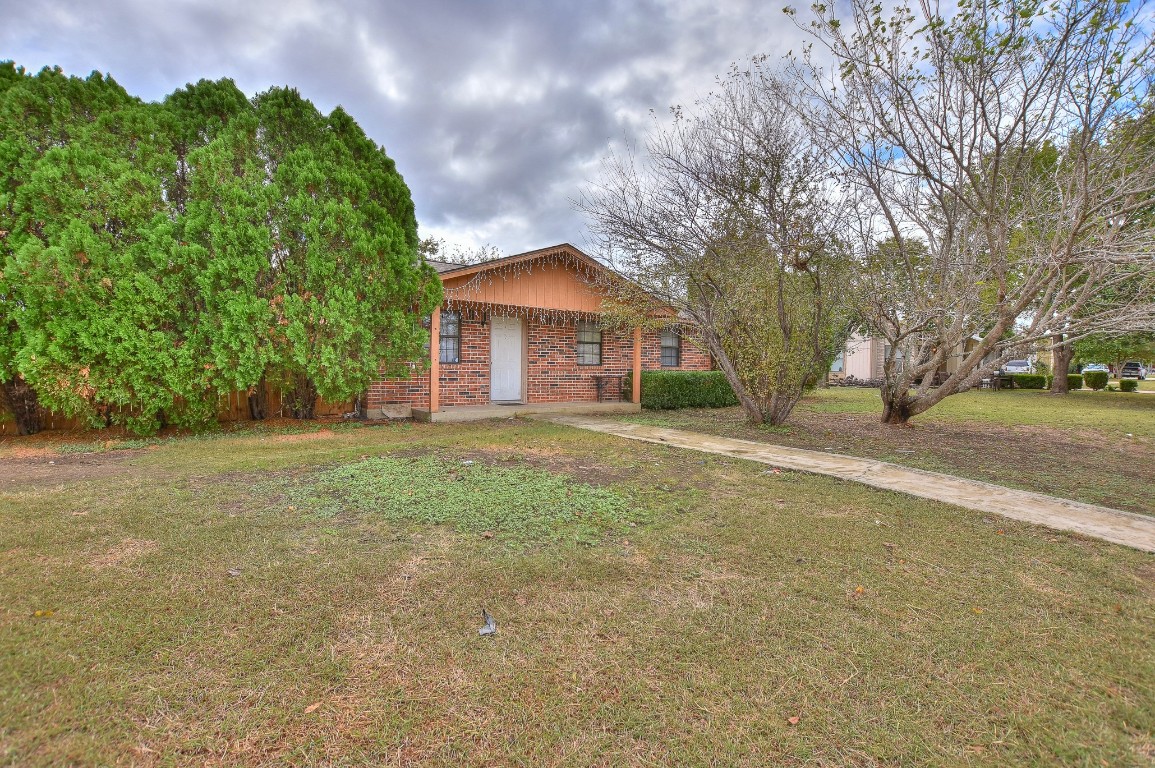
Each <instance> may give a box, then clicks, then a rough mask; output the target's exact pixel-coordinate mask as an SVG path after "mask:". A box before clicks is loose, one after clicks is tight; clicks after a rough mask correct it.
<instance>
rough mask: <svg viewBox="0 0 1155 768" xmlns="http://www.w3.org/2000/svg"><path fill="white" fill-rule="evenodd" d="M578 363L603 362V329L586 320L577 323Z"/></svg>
mask: <svg viewBox="0 0 1155 768" xmlns="http://www.w3.org/2000/svg"><path fill="white" fill-rule="evenodd" d="M577 363H578V365H601V364H602V329H601V328H598V327H597V326H596V325H594V324H593V323H589V322H586V321H584V320H579V321H578V324H577Z"/></svg>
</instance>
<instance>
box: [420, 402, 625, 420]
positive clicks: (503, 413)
mask: <svg viewBox="0 0 1155 768" xmlns="http://www.w3.org/2000/svg"><path fill="white" fill-rule="evenodd" d="M641 410H642V407H641V405H639V404H638V403H620V402H619V403H509V404H494V403H491V404H489V405H450V406H445V407H444V408H441V409H439V410H438V411H437V412H435V413H430V412H429V409H428V408H414V409H413V418H414V419H416V420H417V421H432V422H435V423H438V424H440V423H452V422H459V421H481V420H482V419H508V418H511V417H514V416H541V415H567V416H592V415H597V414H608V413H639V412H640V411H641Z"/></svg>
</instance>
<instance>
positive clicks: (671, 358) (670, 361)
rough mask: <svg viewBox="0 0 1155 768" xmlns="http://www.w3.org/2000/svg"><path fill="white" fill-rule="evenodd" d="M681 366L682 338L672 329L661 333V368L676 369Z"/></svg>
mask: <svg viewBox="0 0 1155 768" xmlns="http://www.w3.org/2000/svg"><path fill="white" fill-rule="evenodd" d="M681 364H682V338H681V337H680V336H678V332H677V331H676V330H674V329H673V328H667V329H666V330H664V331H662V367H663V368H677V367H678V366H679V365H681Z"/></svg>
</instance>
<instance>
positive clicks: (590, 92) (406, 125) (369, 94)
mask: <svg viewBox="0 0 1155 768" xmlns="http://www.w3.org/2000/svg"><path fill="white" fill-rule="evenodd" d="M0 15H2V16H3V17H4V18H5V23H4V25H3V27H2V28H0V58H11V59H14V60H15V61H16V62H17V63H18V64H22V65H24V66H25V67H28V68H30V69H38V68H39V67H41V66H45V65H60V66H61V67H63V68H64V69H65V71H67V72H69V73H70V74H81V75H83V74H87V73H88V72H89V71H91V70H94V69H95V70H100V71H103V72H108V73H111V74H112V75H113V76H114V77H115V78H116V79H117V80H118V81H119V82H120V83H121V84H123V85H124V86H125V87H126V88H127V89H128V90H129V91H130V92H132V93H135V94H137V95H140V96H142V97H144V98H146V99H159V98H161V97H163V96H164V95H165V94H167V93H170V92H171V91H173V90H174V89H176V88H178V87H180V86H182V85H184V84H185V83H187V82H195V81H196V80H199V79H201V78H209V79H216V78H220V77H231V78H233V79H234V80H235V81H236V82H237V84H238V86H240V87H241V88H242V89H243V90H244V91H245V92H246V93H249V94H250V95H252V94H255V93H257V92H260V91H263V90H265V89H267V88H268V87H270V86H274V85H292V86H294V87H296V88H298V89H299V90H300V91H301V93H302V94H303V95H305V96H306V97H307V98H309V99H311V100H312V101H313V102H314V103H315V104H317V106H318V107H320V108H321V109H323V110H325V111H328V110H330V109H332V108H333V107H334V106H336V105H338V104H340V105H342V106H343V107H344V108H345V109H346V110H347V111H348V112H349V113H350V114H352V115H353V117H354V118H355V119H356V120H357V121H358V122H359V123H360V124H361V125H362V127H364V128H365V130H366V132H367V133H368V134H369V135H370V136H372V137H373V138H374V139H375V140H376V141H378V142H379V143H381V144H382V145H384V146H385V148H386V150H387V151H388V152H389V154H390V155H391V156H392V157H393V158H394V160H396V162H397V166H398V168H399V169H400V170H401V172H402V173H403V174H404V175H405V179H406V181H407V182H408V183H409V186H410V188H411V189H412V191H413V197H414V201H415V203H416V206H417V214H418V220H419V222H420V224H421V230H422V235H423V236H425V235H435V236H440V237H444V238H446V239H447V240H449V241H450V242H456V243H460V244H462V245H466V246H476V245H480V244H483V243H490V244H492V245H496V246H497V247H499V248H500V249H502V250H504V251H506V252H509V253H513V252H517V251H522V250H529V249H532V248H538V247H542V246H545V245H550V244H553V243H555V242H559V241H563V240H568V241H571V242H576V243H577V244H579V245H580V244H581V241H582V234H581V232H582V226H583V223H582V220H581V218H580V216H579V215H578V214H577V213H575V212H574V211H573V210H572V209H571V207H570V203H569V199H570V198H571V197H573V196H574V195H575V194H577V192H578V191H579V189H580V187H581V184H582V183H583V182H584V181H585V180H586V178H587V177H588V176H589V175H590V174H591V173H593V172H595V171H596V168H597V163H598V160H599V159H600V158H601V157H603V156H604V155H605V154H606V153H607V152H608V150H609V148H610V146H611V145H612V144H613V143H615V142H620V141H622V140H624V139H629V138H631V137H633V136H635V135H637V132H638V131H639V129H640V128H641V127H644V124H645V121H646V118H647V115H648V113H649V111H650V110H656V111H658V112H659V113H661V112H664V111H665V110H666V109H667V108H668V107H669V106H670V105H671V104H675V103H688V102H691V101H693V100H694V98H695V97H696V96H699V95H702V94H704V93H705V92H707V91H708V90H709V88H710V85H711V83H712V82H713V79H714V78H715V77H716V76H717V75H720V74H722V73H724V72H725V70H726V69H727V68H728V66H729V65H730V63H732V62H735V61H742V60H745V59H748V58H749V57H750V56H752V55H756V54H759V53H768V54H771V55H778V54H781V53H783V52H785V50H786V49H787V48H789V47H791V46H795V47H796V46H797V41H798V39H799V33H798V32H797V30H796V29H794V27H793V26H791V25H790V24H789V23H788V22H787V21H786V20H785V19H784V18H783V16H782V13H781V7H780V6H779V5H769V4H766V3H764V2H759V1H758V0H729V1H727V0H721V1H718V0H714V1H713V2H711V0H662V1H659V0H636V1H633V2H631V1H629V0H587V2H569V3H564V2H559V3H546V2H542V3H536V4H533V3H524V2H513V0H486V1H483V2H477V1H471V0H431V1H429V2H423V3H413V2H403V1H396V2H374V1H373V0H360V1H358V2H343V3H326V2H323V0H288V1H287V2H286V1H284V0H281V1H274V0H252V1H250V0H234V1H233V2H207V1H206V0H183V1H176V2H160V3H157V2H152V1H151V0H105V1H104V2H63V1H56V2H53V0H41V2H38V3H35V4H32V3H16V2H14V0H0Z"/></svg>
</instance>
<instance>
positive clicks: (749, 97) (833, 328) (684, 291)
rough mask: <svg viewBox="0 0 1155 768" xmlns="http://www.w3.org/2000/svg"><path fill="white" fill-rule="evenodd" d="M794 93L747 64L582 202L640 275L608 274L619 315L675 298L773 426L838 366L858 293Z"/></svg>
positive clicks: (641, 312)
mask: <svg viewBox="0 0 1155 768" xmlns="http://www.w3.org/2000/svg"><path fill="white" fill-rule="evenodd" d="M793 98H795V95H794V94H793V93H792V92H791V91H790V90H789V89H788V88H786V87H784V85H783V83H782V82H781V81H779V80H778V79H776V78H775V77H773V76H772V75H770V74H768V73H765V72H761V71H757V70H754V71H748V72H740V71H734V72H732V73H731V74H730V76H729V77H728V78H726V79H724V80H722V81H721V82H720V83H719V87H718V90H717V91H716V92H715V93H714V94H712V95H711V96H710V97H709V98H707V99H704V100H702V101H701V102H699V103H698V104H697V105H696V108H695V109H694V110H682V109H680V108H679V109H675V110H674V120H673V125H672V127H668V128H663V127H661V126H659V125H658V124H657V123H655V126H654V128H653V129H652V130H651V132H650V133H649V136H648V138H647V140H646V143H645V148H644V153H643V154H642V156H641V157H638V156H636V155H635V154H634V153H632V152H627V153H626V154H623V155H616V156H611V157H610V158H609V159H607V161H606V162H605V164H604V167H603V173H602V176H601V178H600V180H598V181H597V182H595V183H592V184H591V185H590V186H589V187H588V188H587V189H586V190H585V191H584V193H583V195H582V196H581V198H580V199H579V200H577V201H576V202H575V204H576V205H577V207H578V208H579V209H580V210H582V211H583V212H585V213H586V214H587V215H588V216H589V219H590V222H591V229H592V232H593V234H594V237H595V238H596V241H597V243H598V245H599V251H600V252H601V253H602V254H603V255H604V256H605V257H607V259H608V260H609V261H610V262H611V263H612V264H613V265H614V266H615V267H616V268H617V269H618V271H619V272H621V273H622V274H624V275H626V276H627V277H628V278H630V281H632V282H630V281H622V280H608V281H606V284H605V286H604V288H605V290H606V291H607V292H608V295H609V306H610V307H611V308H612V309H613V311H614V313H615V314H617V315H618V316H619V317H624V318H629V319H630V321H631V322H645V320H646V319H647V318H651V319H652V316H653V309H654V307H655V305H659V306H660V305H664V306H667V307H672V308H674V309H675V310H676V311H677V313H678V318H676V320H680V321H682V322H684V323H686V324H687V325H689V326H691V327H692V333H693V335H694V337H696V339H697V340H698V341H699V342H700V343H701V344H702V345H703V346H704V347H705V348H706V349H707V350H708V351H709V352H710V353H711V354H712V355H713V357H714V359H715V360H716V361H717V363H718V365H719V367H720V368H721V369H722V371H724V372H725V374H726V377H727V379H728V380H729V381H730V384H731V386H733V388H734V391H735V393H736V394H737V395H738V399H739V401H740V403H741V404H742V407H743V409H744V410H745V412H746V414H747V416H748V418H749V419H750V420H751V421H753V422H762V421H769V422H770V423H772V424H780V423H781V422H782V421H784V420H785V419H786V418H787V417H788V416H789V414H790V412H791V410H792V409H793V407H794V405H795V404H796V403H797V402H798V400H799V398H800V397H801V396H802V393H803V391H804V388H805V387H806V386H812V385H813V384H814V382H815V381H817V380H818V378H819V377H821V376H822V375H823V374H825V373H826V371H827V370H828V369H829V366H830V362H831V360H832V358H833V357H834V356H835V354H836V353H837V350H838V349H839V348H840V347H841V345H842V343H843V341H844V340H845V337H846V334H847V333H848V330H849V327H850V323H849V315H850V310H851V306H852V303H853V302H851V301H850V300H849V297H848V296H847V295H846V294H845V291H846V286H847V285H848V277H849V270H848V259H847V257H846V252H845V247H844V244H843V241H842V239H841V238H840V236H839V233H840V232H841V231H843V228H844V224H843V223H842V220H843V218H844V216H843V211H842V208H841V199H840V196H839V195H837V194H832V192H836V190H834V189H833V188H832V185H831V184H830V183H829V181H830V180H829V176H828V174H826V173H825V172H824V168H823V166H822V164H821V161H820V158H819V156H818V154H817V153H816V152H815V151H814V148H813V147H812V146H811V145H810V143H809V140H808V138H807V136H806V133H805V131H804V130H803V129H802V127H801V126H800V124H799V121H798V120H797V118H796V117H795V114H796V111H797V110H796V109H795V106H794V105H792V104H791V103H790V101H791V99H793ZM670 320H671V318H669V317H666V318H665V319H664V321H663V322H669V321H670Z"/></svg>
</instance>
